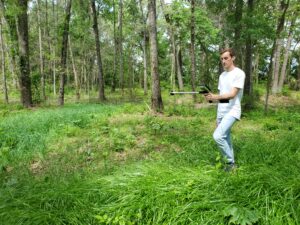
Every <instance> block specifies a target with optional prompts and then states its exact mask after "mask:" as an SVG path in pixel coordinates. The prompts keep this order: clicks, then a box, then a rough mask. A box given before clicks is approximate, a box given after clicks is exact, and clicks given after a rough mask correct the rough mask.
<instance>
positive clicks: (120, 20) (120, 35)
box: [118, 0, 124, 91]
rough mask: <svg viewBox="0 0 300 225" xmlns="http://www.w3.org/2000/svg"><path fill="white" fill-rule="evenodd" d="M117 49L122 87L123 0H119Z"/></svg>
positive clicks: (122, 85) (121, 84) (122, 84)
mask: <svg viewBox="0 0 300 225" xmlns="http://www.w3.org/2000/svg"><path fill="white" fill-rule="evenodd" d="M118 44H119V46H118V50H119V73H120V87H121V89H122V91H123V89H124V58H123V0H119V14H118Z"/></svg>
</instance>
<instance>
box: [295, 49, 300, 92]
mask: <svg viewBox="0 0 300 225" xmlns="http://www.w3.org/2000/svg"><path fill="white" fill-rule="evenodd" d="M299 53H300V52H299ZM299 61H300V54H299ZM296 90H297V91H299V90H300V65H298V69H297V83H296Z"/></svg>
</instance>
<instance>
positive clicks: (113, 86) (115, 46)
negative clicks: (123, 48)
mask: <svg viewBox="0 0 300 225" xmlns="http://www.w3.org/2000/svg"><path fill="white" fill-rule="evenodd" d="M113 13H114V14H113V20H114V68H113V75H112V82H111V91H112V92H115V90H116V85H117V84H116V83H117V79H116V76H117V43H118V42H117V35H116V5H115V0H113Z"/></svg>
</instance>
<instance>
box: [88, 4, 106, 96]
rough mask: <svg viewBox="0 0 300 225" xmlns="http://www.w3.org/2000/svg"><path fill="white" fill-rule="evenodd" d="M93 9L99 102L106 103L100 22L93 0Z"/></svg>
mask: <svg viewBox="0 0 300 225" xmlns="http://www.w3.org/2000/svg"><path fill="white" fill-rule="evenodd" d="M91 8H92V13H93V30H94V34H95V44H96V56H97V65H98V78H99V100H100V101H104V100H105V95H104V78H103V68H102V60H101V52H100V41H99V40H100V39H99V29H98V20H97V11H96V5H95V0H91Z"/></svg>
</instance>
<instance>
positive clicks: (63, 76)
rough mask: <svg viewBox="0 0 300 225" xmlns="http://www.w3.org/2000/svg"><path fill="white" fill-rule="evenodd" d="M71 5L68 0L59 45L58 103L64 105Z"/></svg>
mask: <svg viewBox="0 0 300 225" xmlns="http://www.w3.org/2000/svg"><path fill="white" fill-rule="evenodd" d="M71 6H72V0H69V1H68V3H67V7H66V12H65V14H66V15H65V20H64V28H63V38H62V47H61V61H60V67H61V68H60V83H59V99H58V101H59V102H58V103H59V105H61V106H63V105H64V95H65V79H66V70H67V54H68V36H69V24H70V17H71Z"/></svg>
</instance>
